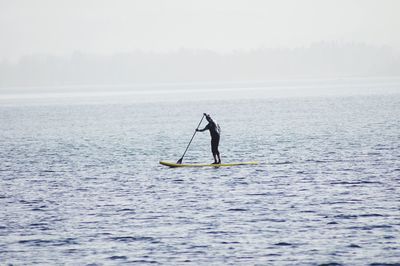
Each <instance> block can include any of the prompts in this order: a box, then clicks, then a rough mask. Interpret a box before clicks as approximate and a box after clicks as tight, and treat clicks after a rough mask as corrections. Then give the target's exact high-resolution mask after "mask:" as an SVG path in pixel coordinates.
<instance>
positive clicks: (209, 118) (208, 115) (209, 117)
mask: <svg viewBox="0 0 400 266" xmlns="http://www.w3.org/2000/svg"><path fill="white" fill-rule="evenodd" d="M204 115H205V117H206V119H207V121H208V122H210V121H212V119H211V116H210V114H206V113H204Z"/></svg>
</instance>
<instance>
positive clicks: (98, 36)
mask: <svg viewBox="0 0 400 266" xmlns="http://www.w3.org/2000/svg"><path fill="white" fill-rule="evenodd" d="M398 10H400V2H399V1H389V0H385V1H375V0H363V1H361V0H359V1H355V0H350V1H316V0H304V1H295V0H284V1H256V0H250V1H232V0H229V1H228V0H226V1H225V0H220V1H211V0H204V1H192V0H171V1H153V0H150V1H121V0H119V1H94V0H86V1H75V0H72V1H71V0H69V1H63V0H59V1H51V0H48V1H46V0H38V1H22V0H16V1H5V0H4V1H0V36H1V42H0V87H1V88H3V90H2V91H4V88H8V89H9V88H13V87H21V86H22V87H33V86H54V87H60V86H67V85H113V84H115V85H123V84H148V83H184V82H243V81H246V82H247V81H260V80H263V81H265V80H270V79H287V78H313V77H315V78H332V77H382V76H399V75H400V52H399V51H400V34H398V32H399V29H400V18H399V16H398ZM30 91H32V90H31V89H30Z"/></svg>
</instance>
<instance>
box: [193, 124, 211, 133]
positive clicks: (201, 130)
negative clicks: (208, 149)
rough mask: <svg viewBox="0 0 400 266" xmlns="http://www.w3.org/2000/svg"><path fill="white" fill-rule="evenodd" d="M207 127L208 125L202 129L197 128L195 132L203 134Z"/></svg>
mask: <svg viewBox="0 0 400 266" xmlns="http://www.w3.org/2000/svg"><path fill="white" fill-rule="evenodd" d="M209 127H210V124H207V126H205V127H204V128H203V129H198V128H197V129H196V131H197V132H203V131H206V130H208V129H209Z"/></svg>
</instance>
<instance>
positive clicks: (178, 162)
mask: <svg viewBox="0 0 400 266" xmlns="http://www.w3.org/2000/svg"><path fill="white" fill-rule="evenodd" d="M203 118H204V114H203V116H202V117H201V120H200V123H199V124H198V125H197V128H196V130H195V131H194V134H193V136H192V138H191V139H190V142H189V144H188V145H187V147H186V150H185V152H184V153H183V155H182V158H180V159H179V160H178V161H177V162H176V163H177V164H182V160H183V157H184V156H185V154H186V152H187V150H188V149H189V146H190V143H192V140H193V138H194V135H196V132H197V129H199V126H200V125H201V122H203Z"/></svg>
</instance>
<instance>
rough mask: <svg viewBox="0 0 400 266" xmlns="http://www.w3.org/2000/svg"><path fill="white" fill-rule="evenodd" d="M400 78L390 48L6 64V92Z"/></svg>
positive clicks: (318, 47)
mask: <svg viewBox="0 0 400 266" xmlns="http://www.w3.org/2000/svg"><path fill="white" fill-rule="evenodd" d="M351 76H357V77H363V76H377V77H379V76H400V55H399V53H398V51H396V50H394V49H392V48H390V47H374V46H368V45H363V44H344V45H342V44H337V43H319V44H315V45H312V46H310V47H307V48H297V49H288V48H280V49H258V50H253V51H237V52H233V53H229V54H219V53H216V52H212V51H208V50H185V49H181V50H179V51H176V52H173V53H150V52H142V51H135V52H132V53H129V54H116V55H112V56H99V55H91V54H82V53H79V52H75V53H74V54H72V55H71V56H69V57H57V56H47V55H35V56H26V57H23V58H21V60H20V61H19V62H17V63H9V62H4V61H3V62H1V63H0V87H14V86H64V85H92V84H97V85H102V84H106V85H112V84H135V83H163V82H219V81H223V82H231V81H257V80H268V79H272V78H298V77H316V78H321V77H323V78H330V77H351Z"/></svg>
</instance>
